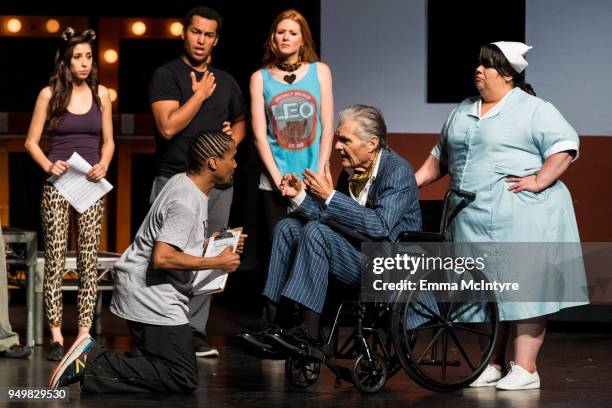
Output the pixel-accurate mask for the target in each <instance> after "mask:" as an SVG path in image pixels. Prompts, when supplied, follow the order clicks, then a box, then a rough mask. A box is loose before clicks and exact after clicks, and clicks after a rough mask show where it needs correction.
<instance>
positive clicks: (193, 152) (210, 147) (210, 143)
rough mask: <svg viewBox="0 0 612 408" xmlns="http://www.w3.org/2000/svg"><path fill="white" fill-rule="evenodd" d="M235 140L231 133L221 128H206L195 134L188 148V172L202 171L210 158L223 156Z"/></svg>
mask: <svg viewBox="0 0 612 408" xmlns="http://www.w3.org/2000/svg"><path fill="white" fill-rule="evenodd" d="M233 141H234V139H232V137H231V136H230V135H228V134H227V133H224V132H222V131H220V130H205V131H203V132H201V133H200V134H198V135H197V136H195V137H194V138H193V139H191V142H190V143H189V149H188V150H187V172H188V173H191V174H197V173H200V172H201V171H202V168H203V167H204V166H205V165H206V162H207V161H208V159H210V158H211V157H217V158H221V157H223V156H224V155H225V152H227V151H228V150H229V148H230V146H231V143H232V142H233Z"/></svg>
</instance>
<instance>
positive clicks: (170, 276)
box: [49, 131, 243, 392]
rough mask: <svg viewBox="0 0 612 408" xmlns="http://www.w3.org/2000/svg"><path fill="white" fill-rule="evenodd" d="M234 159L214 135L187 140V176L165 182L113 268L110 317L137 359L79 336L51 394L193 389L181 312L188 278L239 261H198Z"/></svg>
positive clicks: (192, 362) (224, 139)
mask: <svg viewBox="0 0 612 408" xmlns="http://www.w3.org/2000/svg"><path fill="white" fill-rule="evenodd" d="M235 154H236V143H235V142H234V141H233V140H232V138H231V137H230V136H228V135H226V134H225V133H223V132H221V131H205V132H203V133H202V134H200V135H198V136H196V137H194V139H193V140H192V142H191V144H190V145H189V149H188V151H187V158H188V170H187V173H179V174H177V175H175V176H174V177H172V178H171V179H170V180H169V181H168V183H167V184H166V186H165V187H164V189H163V190H162V191H161V193H160V194H159V195H158V196H157V199H156V200H155V202H154V203H153V205H152V207H151V209H150V210H149V213H148V214H147V216H146V218H145V220H144V222H143V223H142V225H141V226H140V229H139V230H138V232H137V234H136V237H135V238H134V242H133V243H132V244H131V245H130V247H129V248H128V249H127V250H126V251H125V252H124V253H123V255H122V256H121V258H120V259H119V260H118V261H117V262H116V264H115V272H116V274H115V287H114V291H113V300H112V303H111V311H112V312H113V313H115V314H116V315H118V316H120V317H122V318H124V319H126V320H127V323H128V328H129V330H130V333H131V335H132V338H133V341H134V344H135V346H136V347H137V348H138V349H139V350H140V351H141V352H142V355H138V356H133V355H130V354H125V355H119V354H115V353H112V352H110V351H108V350H107V349H106V348H104V347H103V346H101V345H99V344H97V343H96V342H95V341H94V340H93V339H92V338H91V337H89V335H88V334H83V335H81V336H79V337H78V338H77V340H76V341H75V343H74V344H73V345H72V347H71V348H70V350H69V351H68V352H67V353H66V355H65V356H64V358H63V359H62V361H60V363H59V364H58V365H57V367H56V368H55V370H54V372H53V374H52V377H51V381H50V384H49V386H50V387H51V388H56V387H64V386H66V385H68V384H71V383H74V382H76V381H81V390H83V391H86V392H146V391H155V392H191V391H194V390H195V389H196V387H197V384H198V366H197V363H196V358H195V354H194V351H193V345H192V330H191V328H190V327H189V320H188V313H189V310H188V307H187V303H188V301H189V298H190V296H191V290H192V286H193V280H194V271H199V270H204V269H221V270H224V271H225V272H228V273H229V272H233V271H235V270H236V269H237V268H238V266H239V265H240V256H239V255H238V254H234V253H232V251H231V250H230V249H229V248H226V249H225V250H224V251H223V252H221V254H219V255H218V256H216V257H210V258H203V257H202V254H203V250H204V239H205V237H206V229H207V218H208V216H207V215H208V196H207V195H208V192H209V191H210V190H211V189H212V188H213V187H214V186H215V185H219V184H226V183H228V182H231V180H232V177H233V174H234V169H235V168H236V161H235V160H234V156H235ZM242 244H243V243H240V244H239V252H241V248H242Z"/></svg>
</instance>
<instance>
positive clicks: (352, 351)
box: [285, 188, 499, 393]
mask: <svg viewBox="0 0 612 408" xmlns="http://www.w3.org/2000/svg"><path fill="white" fill-rule="evenodd" d="M453 198H454V199H455V200H453ZM474 198H475V194H473V193H470V192H465V191H461V190H458V189H452V188H451V189H449V190H448V191H447V193H446V195H445V198H444V205H443V207H442V217H441V221H440V230H439V232H437V233H433V232H424V231H406V232H403V233H401V234H400V236H399V237H398V240H397V243H410V242H445V241H447V227H448V225H450V223H451V222H452V220H453V219H454V217H455V216H456V215H457V213H458V212H459V211H461V209H462V208H464V207H465V206H466V205H467V203H469V201H471V200H473V199H474ZM455 201H458V204H453V203H454V202H455ZM340 232H341V233H344V234H347V233H350V232H348V231H340ZM353 238H360V239H361V240H362V241H363V240H364V239H365V237H356V236H355V235H353ZM430 273H431V274H438V275H439V276H437V277H434V276H429V277H428V278H437V279H448V278H449V275H448V273H446V274H440V273H441V272H440V271H432V272H430ZM451 275H453V276H455V278H454V279H461V278H457V274H451ZM461 275H463V274H461ZM471 278H472V279H478V280H479V281H480V280H484V281H486V280H487V279H486V278H485V276H484V275H483V274H482V272H480V271H479V270H475V271H474V272H472V275H471ZM446 296H447V298H444V299H441V298H435V299H432V298H431V296H430V295H428V294H427V293H426V292H424V291H420V290H412V291H409V290H402V291H399V293H398V294H397V295H396V296H395V297H394V299H391V300H387V301H384V300H383V301H377V302H364V301H361V300H357V301H354V300H352V301H344V302H341V303H340V305H339V306H338V308H337V309H336V312H335V314H334V317H333V323H332V324H331V328H330V329H329V332H328V333H327V334H326V335H325V336H324V337H323V338H324V343H323V346H322V351H323V353H324V355H325V357H324V359H323V361H320V360H317V359H313V358H311V357H310V356H311V353H310V351H309V350H308V349H307V348H305V349H302V350H300V351H299V352H296V353H293V354H292V355H291V356H289V357H288V358H287V359H286V360H285V376H286V378H287V380H288V382H289V383H291V384H292V385H294V386H296V387H300V388H306V387H309V386H311V385H312V384H314V383H315V382H316V381H317V379H318V377H319V375H320V372H321V365H322V364H325V365H326V366H327V367H328V368H329V369H330V370H331V371H332V372H333V373H334V374H335V375H336V380H335V386H336V387H339V386H340V385H341V384H342V381H345V382H348V383H350V384H353V385H354V386H355V388H357V389H358V390H359V391H361V392H362V393H376V392H378V391H380V390H381V389H382V388H383V387H384V385H385V383H386V381H387V380H388V379H389V378H391V377H392V376H393V375H395V374H396V373H398V372H399V371H400V370H403V371H404V372H405V373H406V374H407V375H408V376H409V377H410V378H411V379H412V380H413V381H414V382H415V383H417V384H418V385H420V386H422V387H424V388H426V389H429V390H431V391H435V392H452V391H456V390H459V389H461V388H464V387H466V386H467V385H469V384H470V383H471V382H473V381H474V380H475V379H476V378H477V377H478V376H479V375H480V374H481V373H482V372H483V371H484V369H485V368H486V366H487V364H488V361H489V359H490V357H491V354H492V353H493V348H494V345H495V341H496V338H497V333H498V326H499V314H498V308H497V302H496V298H495V294H494V293H492V292H479V293H478V295H477V296H478V297H475V298H470V299H468V301H459V300H457V301H455V300H454V299H453V296H454V293H446ZM476 307H477V308H478V309H479V310H480V313H481V315H480V316H481V319H480V320H479V321H478V322H477V323H472V322H470V321H469V319H468V321H464V319H462V317H463V316H465V315H468V314H469V313H471V312H472V311H473V310H475V308H476ZM347 334H348V335H347Z"/></svg>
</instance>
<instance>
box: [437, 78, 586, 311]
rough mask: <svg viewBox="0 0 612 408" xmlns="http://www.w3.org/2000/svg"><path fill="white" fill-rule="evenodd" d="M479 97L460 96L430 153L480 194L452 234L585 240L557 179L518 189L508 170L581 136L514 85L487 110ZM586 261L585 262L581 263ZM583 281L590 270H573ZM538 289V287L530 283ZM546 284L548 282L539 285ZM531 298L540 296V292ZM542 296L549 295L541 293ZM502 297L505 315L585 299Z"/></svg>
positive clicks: (455, 180) (529, 169) (459, 237)
mask: <svg viewBox="0 0 612 408" xmlns="http://www.w3.org/2000/svg"><path fill="white" fill-rule="evenodd" d="M480 106H481V99H480V97H472V98H468V99H466V100H464V101H463V102H461V103H460V104H459V105H458V106H457V107H456V108H455V109H454V110H453V111H452V113H451V114H450V116H449V117H448V119H447V120H446V122H445V124H444V126H443V128H442V132H441V134H440V138H439V140H438V143H437V144H436V146H435V147H434V148H433V150H432V152H431V154H432V155H433V156H435V157H436V158H438V159H439V160H440V164H441V166H444V167H446V168H448V171H449V173H450V175H451V182H450V185H451V187H455V188H459V189H462V190H466V191H472V192H475V193H476V199H475V200H474V201H472V202H470V203H469V204H468V205H467V207H465V208H464V209H463V210H461V212H459V214H458V215H457V217H456V218H455V219H454V221H453V222H452V223H451V225H450V226H449V233H450V237H451V239H452V241H455V242H489V243H517V242H523V243H524V242H529V243H555V242H580V237H579V235H578V227H577V224H576V217H575V215H574V209H573V206H572V199H571V196H570V193H569V191H568V189H567V188H566V187H565V185H564V184H563V183H562V182H561V181H559V180H557V181H556V182H555V183H553V184H552V185H551V186H550V187H548V188H547V189H545V190H543V191H541V192H539V193H531V192H528V191H521V192H518V193H514V192H512V191H509V190H508V189H507V187H508V186H509V185H510V184H509V183H508V182H507V181H505V178H506V177H508V176H517V177H524V176H527V175H531V174H535V173H537V172H538V171H539V169H540V168H541V167H542V164H543V163H544V160H545V159H546V158H548V157H549V156H550V155H552V154H554V153H558V152H561V151H567V150H572V151H574V153H575V154H574V158H575V159H576V158H577V157H578V145H579V141H578V135H577V134H576V131H575V130H574V129H573V128H572V127H571V125H570V124H569V123H568V122H567V121H566V120H565V119H564V118H563V116H562V115H561V114H560V113H559V111H558V110H557V109H556V108H555V107H554V106H553V105H552V104H550V103H549V102H546V101H544V100H542V99H540V98H537V97H535V96H532V95H529V94H528V93H526V92H524V91H523V90H521V89H520V88H514V89H513V90H511V91H510V92H508V93H507V94H506V95H505V96H504V98H503V99H502V100H501V101H500V102H499V103H498V104H497V105H496V106H494V107H493V108H492V109H491V110H489V111H488V112H487V113H486V114H485V115H484V116H482V117H480ZM580 265H582V263H581V264H580ZM512 273H514V272H513V270H512V268H504V267H503V266H500V268H499V269H498V270H497V271H496V272H495V273H494V275H495V276H488V278H489V279H490V280H493V279H497V280H502V281H512V279H513V277H512V276H508V275H511V274H512ZM576 276H577V277H578V279H577V282H574V285H584V286H586V283H585V274H584V269H583V268H582V270H581V271H578V272H577V273H574V277H576ZM530 289H531V290H533V288H530ZM541 289H542V291H545V290H549V289H550V288H541ZM533 300H538V299H537V298H534V299H533ZM542 300H544V297H542ZM545 300H546V301H537V302H536V301H529V302H507V303H506V302H503V301H502V300H500V302H499V310H500V319H501V320H518V319H526V318H531V317H536V316H542V315H546V314H550V313H554V312H556V311H558V310H560V309H562V308H566V307H570V306H577V305H581V304H585V303H588V302H586V301H584V300H582V301H572V302H568V301H550V300H553V299H550V298H549V297H546V299H545Z"/></svg>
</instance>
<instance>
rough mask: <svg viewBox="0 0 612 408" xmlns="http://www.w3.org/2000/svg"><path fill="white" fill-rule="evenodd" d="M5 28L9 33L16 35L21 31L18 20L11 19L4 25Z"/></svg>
mask: <svg viewBox="0 0 612 408" xmlns="http://www.w3.org/2000/svg"><path fill="white" fill-rule="evenodd" d="M6 28H7V30H9V32H11V33H18V32H19V31H21V21H20V20H19V19H18V18H11V19H10V20H9V21H8V22H7V23H6Z"/></svg>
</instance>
